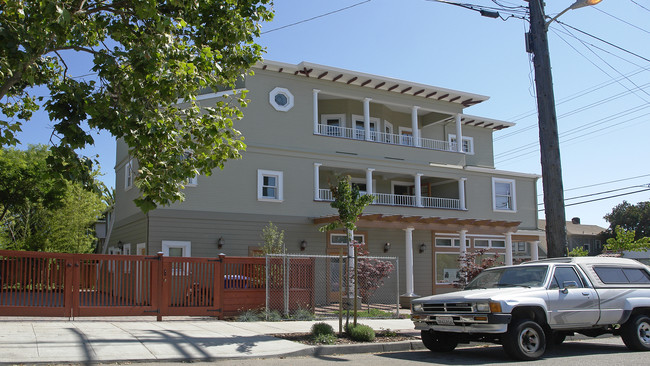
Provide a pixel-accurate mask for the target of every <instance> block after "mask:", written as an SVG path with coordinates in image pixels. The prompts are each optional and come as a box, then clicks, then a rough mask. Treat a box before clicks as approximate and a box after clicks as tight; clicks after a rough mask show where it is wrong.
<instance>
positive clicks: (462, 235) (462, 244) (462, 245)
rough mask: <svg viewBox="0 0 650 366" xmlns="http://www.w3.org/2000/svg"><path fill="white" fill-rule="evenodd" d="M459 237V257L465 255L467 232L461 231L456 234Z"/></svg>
mask: <svg viewBox="0 0 650 366" xmlns="http://www.w3.org/2000/svg"><path fill="white" fill-rule="evenodd" d="M458 234H459V236H460V238H459V239H460V255H463V254H465V253H467V243H466V241H467V230H466V229H462V230H461V231H459V232H458Z"/></svg>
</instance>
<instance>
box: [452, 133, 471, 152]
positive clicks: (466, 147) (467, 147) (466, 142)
mask: <svg viewBox="0 0 650 366" xmlns="http://www.w3.org/2000/svg"><path fill="white" fill-rule="evenodd" d="M449 144H450V145H455V144H456V135H449ZM463 152H464V153H466V154H470V155H474V138H472V137H467V136H463Z"/></svg>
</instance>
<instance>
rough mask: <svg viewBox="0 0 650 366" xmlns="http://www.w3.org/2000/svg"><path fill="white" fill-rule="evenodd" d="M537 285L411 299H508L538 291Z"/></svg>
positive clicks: (432, 300) (426, 300) (460, 300)
mask: <svg viewBox="0 0 650 366" xmlns="http://www.w3.org/2000/svg"><path fill="white" fill-rule="evenodd" d="M539 290H540V288H539V287H534V288H528V287H506V288H504V287H502V288H488V289H477V290H466V291H457V292H450V293H446V294H440V295H432V296H427V297H421V298H419V299H415V300H413V303H430V302H467V301H479V300H508V299H512V298H513V297H517V298H520V297H522V296H526V294H527V293H530V292H536V291H539Z"/></svg>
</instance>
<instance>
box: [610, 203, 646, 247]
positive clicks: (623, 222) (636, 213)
mask: <svg viewBox="0 0 650 366" xmlns="http://www.w3.org/2000/svg"><path fill="white" fill-rule="evenodd" d="M604 218H605V220H607V222H609V228H608V229H607V231H606V233H605V234H606V237H607V238H614V237H616V235H617V234H618V233H617V229H616V228H617V227H618V226H620V227H621V228H623V229H625V230H626V231H628V232H630V231H632V232H634V233H635V235H634V239H635V240H639V239H641V238H644V237H650V201H645V202H639V203H637V204H635V205H633V204H631V203H629V202H627V201H623V203H621V204H618V205H616V207H614V208H613V209H612V212H611V213H609V214H607V215H605V217H604Z"/></svg>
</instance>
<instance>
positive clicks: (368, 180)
mask: <svg viewBox="0 0 650 366" xmlns="http://www.w3.org/2000/svg"><path fill="white" fill-rule="evenodd" d="M374 171H375V170H374V169H373V168H368V169H366V194H369V195H371V196H372V194H373V192H374V188H373V186H372V172H374Z"/></svg>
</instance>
